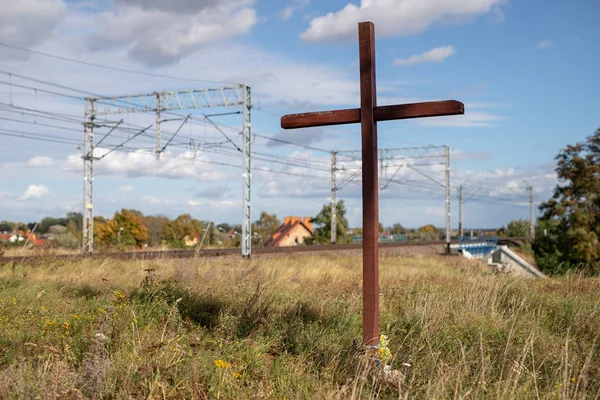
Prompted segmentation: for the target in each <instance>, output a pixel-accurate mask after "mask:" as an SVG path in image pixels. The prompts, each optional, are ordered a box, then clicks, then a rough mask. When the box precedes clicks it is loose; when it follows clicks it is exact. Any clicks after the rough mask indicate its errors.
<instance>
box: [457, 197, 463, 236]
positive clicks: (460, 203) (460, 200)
mask: <svg viewBox="0 0 600 400" xmlns="http://www.w3.org/2000/svg"><path fill="white" fill-rule="evenodd" d="M462 207H463V185H460V186H459V187H458V235H459V236H461V237H462V236H463V220H462Z"/></svg>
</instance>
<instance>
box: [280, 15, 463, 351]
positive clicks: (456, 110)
mask: <svg viewBox="0 0 600 400" xmlns="http://www.w3.org/2000/svg"><path fill="white" fill-rule="evenodd" d="M358 45H359V55H360V108H351V109H346V110H335V111H319V112H310V113H303V114H290V115H284V116H283V117H282V118H281V127H282V128H284V129H290V128H307V127H313V126H326V125H341V124H352V123H357V122H360V124H361V134H362V182H363V186H362V200H363V344H364V345H367V346H377V345H378V344H379V326H378V325H379V259H378V257H379V199H378V177H377V121H389V120H394V119H409V118H424V117H436V116H441V115H457V114H464V105H463V103H461V102H459V101H455V100H448V101H437V102H425V103H414V104H400V105H392V106H382V107H378V106H377V98H376V97H377V96H376V89H375V27H374V25H373V23H372V22H360V23H359V24H358Z"/></svg>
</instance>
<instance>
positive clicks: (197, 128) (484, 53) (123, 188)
mask: <svg viewBox="0 0 600 400" xmlns="http://www.w3.org/2000/svg"><path fill="white" fill-rule="evenodd" d="M0 6H2V7H3V10H4V11H3V13H2V15H0V26H2V27H3V28H1V29H0V43H1V44H4V45H10V46H13V47H14V46H16V47H17V48H19V49H21V50H19V49H15V48H10V47H7V46H2V45H0V71H2V72H0V82H1V86H2V87H0V133H4V135H0V164H1V167H2V168H1V169H0V182H1V187H2V189H0V220H1V219H8V220H22V221H34V220H37V219H39V218H40V217H41V216H43V215H56V216H59V215H63V214H64V213H65V212H67V211H79V210H80V209H81V205H82V175H81V164H82V162H81V159H80V156H81V150H80V149H78V148H77V145H76V144H75V143H76V141H78V140H79V141H81V139H82V133H79V132H77V130H81V125H80V122H81V121H79V125H78V122H77V121H76V120H75V121H73V119H77V118H79V119H82V118H83V101H81V100H77V99H72V98H66V97H64V95H65V94H68V95H78V96H80V94H78V93H76V92H74V91H73V90H70V89H78V90H83V91H87V92H90V93H93V94H99V95H121V94H128V93H146V92H153V91H158V90H184V89H192V88H203V87H214V86H215V85H226V83H222V82H230V81H234V82H240V83H245V84H248V85H250V86H251V87H252V93H253V100H254V106H255V109H254V110H253V131H254V132H256V133H259V134H260V135H264V136H268V137H271V136H274V137H276V138H280V139H284V140H287V141H290V142H293V143H298V144H304V145H309V146H312V147H314V148H318V149H323V150H326V151H314V150H313V151H310V150H307V149H306V148H304V147H302V146H294V145H281V143H279V145H276V144H277V143H276V142H272V141H268V140H267V139H264V138H262V137H257V138H256V140H255V142H254V145H253V146H254V150H255V151H256V152H257V155H256V157H257V160H256V161H255V162H254V165H255V166H256V167H257V168H258V169H259V170H257V171H255V173H254V174H253V178H254V191H253V214H254V216H255V217H258V214H259V213H260V211H262V210H266V211H269V212H274V213H276V214H277V215H278V216H279V217H281V218H282V217H283V216H285V215H303V216H310V215H315V214H316V213H318V211H319V210H320V208H321V207H322V205H323V204H324V203H326V202H327V201H328V199H329V195H330V194H329V186H330V183H329V177H330V173H329V172H328V171H327V169H328V168H329V160H330V155H329V154H328V153H327V151H332V150H359V149H360V133H359V132H360V130H359V126H357V125H356V126H355V125H347V126H342V127H335V128H333V127H332V128H318V129H312V130H300V131H286V132H282V130H281V129H280V127H279V116H280V115H281V114H285V113H293V112H302V111H311V110H322V109H336V108H348V107H355V106H358V102H359V87H358V66H357V59H358V47H357V27H356V23H357V22H358V21H363V20H371V21H373V22H374V23H375V31H376V37H377V42H376V48H377V84H378V102H379V104H394V103H399V102H402V103H404V102H413V101H430V100H445V99H457V100H460V101H462V102H464V103H465V115H464V116H457V117H443V118H437V119H428V120H413V121H394V122H385V123H380V124H379V145H380V147H381V148H399V147H400V148H404V147H413V146H423V145H436V146H440V145H448V146H450V148H451V155H452V156H451V158H452V159H451V165H452V169H451V176H452V180H451V187H452V224H453V226H456V225H457V215H458V213H457V202H456V189H457V187H458V185H460V184H461V183H462V184H464V185H465V194H466V195H467V196H470V194H473V193H476V194H475V195H474V196H473V198H472V199H471V200H469V202H467V203H466V204H465V209H464V216H465V226H466V227H469V226H471V227H494V226H500V225H503V224H506V223H507V222H508V221H510V220H511V219H515V218H527V216H528V207H527V203H526V202H524V197H525V196H526V192H525V187H526V186H527V185H528V184H532V185H533V187H534V193H535V198H536V201H537V202H538V203H539V201H542V200H544V199H546V198H548V196H549V195H550V193H551V190H552V188H553V186H554V185H555V184H556V179H555V175H554V171H553V170H554V159H553V158H554V156H555V155H556V153H557V152H558V151H559V150H560V149H561V148H562V147H564V146H565V145H566V144H569V143H574V142H577V141H581V140H584V139H585V137H587V136H589V135H591V134H593V132H594V131H595V130H596V129H597V128H598V127H600V122H599V121H598V119H597V110H598V106H599V104H598V95H597V93H599V92H600V80H598V78H597V69H598V68H597V67H595V66H597V65H598V64H599V63H600V52H598V46H597V43H596V42H597V38H598V37H600V26H599V25H598V24H597V20H596V19H597V18H596V17H597V16H598V15H599V13H600V4H598V3H597V2H595V1H591V0H587V1H579V2H566V1H537V0H536V1H527V2H525V1H510V0H508V1H505V0H463V1H460V2H452V1H446V0H419V1H417V0H385V1H384V0H363V1H362V2H358V1H356V2H348V1H347V0H346V1H319V2H317V1H314V0H313V1H309V0H293V1H288V0H286V1H267V0H264V1H262V0H256V1H252V0H225V1H216V0H202V1H190V0H174V1H170V2H163V1H159V0H150V1H145V2H143V1H141V0H112V1H108V0H97V1H94V0H87V1H68V2H66V1H63V0H28V1H21V2H18V3H17V2H13V1H8V0H0ZM23 49H25V50H32V51H36V52H42V53H45V54H47V55H51V56H59V57H64V58H68V59H72V60H80V61H86V62H90V63H96V64H101V65H106V66H112V67H118V68H126V69H130V70H134V71H140V72H151V73H155V74H166V75H170V76H174V77H180V78H185V79H192V78H193V79H198V80H205V81H206V82H190V81H186V80H182V79H163V78H157V77H148V76H144V75H140V74H132V73H123V72H117V71H114V70H110V69H105V68H97V67H93V66H86V65H82V64H77V63H74V62H69V61H66V60H60V59H57V58H53V57H49V56H44V55H40V54H34V53H31V52H28V51H25V50H23ZM8 73H11V75H8ZM31 78H33V79H35V81H34V80H32V79H31ZM219 82H221V83H219ZM49 84H60V85H62V86H63V87H62V88H57V87H56V86H51V85H49ZM44 90H46V91H52V92H54V94H49V93H46V92H44ZM56 93H58V94H60V95H57V94H56ZM17 107H20V108H17ZM24 109H28V110H38V111H44V112H46V113H50V114H44V115H45V116H51V115H54V116H56V115H58V113H60V118H59V119H54V120H52V119H43V118H42V119H40V117H39V115H40V114H38V115H37V116H34V115H33V113H32V112H31V111H27V110H24ZM203 111H204V112H207V111H206V110H199V111H194V112H193V113H192V114H193V115H194V118H195V122H194V123H193V124H187V125H185V126H184V127H183V128H182V130H181V133H180V136H181V143H182V144H181V145H180V146H173V147H170V148H169V149H167V153H166V154H165V157H164V159H163V160H162V161H159V162H156V161H155V160H154V156H153V155H152V154H150V155H149V154H144V153H143V151H141V150H140V151H138V152H137V153H121V152H117V151H116V152H113V153H111V154H110V155H109V156H107V157H106V158H104V159H103V160H102V161H100V162H98V163H97V164H98V165H97V176H96V180H95V185H96V188H95V190H96V193H95V194H96V195H95V209H96V213H97V214H101V215H105V216H110V215H111V214H112V213H113V212H114V211H115V210H116V209H118V208H123V207H126V208H137V209H139V210H141V211H142V212H144V213H148V214H165V215H168V216H171V217H175V216H177V215H178V214H180V213H183V212H189V213H191V214H192V215H194V216H195V217H197V218H199V219H214V220H217V221H226V222H230V223H238V222H239V221H240V219H241V177H240V170H239V169H238V168H234V167H225V166H222V165H216V164H214V163H215V162H218V163H225V164H231V165H240V164H241V160H240V158H239V156H238V155H236V154H235V151H234V150H235V149H234V148H233V147H227V146H228V145H222V146H224V147H222V148H223V151H220V150H219V152H215V151H206V152H199V153H197V154H196V158H194V159H192V158H193V152H191V150H190V148H186V146H185V145H184V144H183V142H185V141H186V140H187V141H188V142H189V140H190V139H193V140H194V141H195V142H199V141H200V140H202V139H203V140H206V141H215V142H216V141H219V140H220V139H219V138H221V139H222V136H221V134H220V133H219V132H217V131H215V130H214V129H213V128H211V126H210V125H207V124H206V122H205V121H203V119H202V115H201V112H203ZM64 114H69V117H68V118H71V120H70V121H69V120H67V119H65V115H64ZM123 118H125V120H126V123H129V124H136V125H143V126H147V125H151V124H153V116H151V115H139V114H136V115H127V116H124V117H123ZM215 122H217V123H218V124H220V125H223V129H224V132H226V134H227V135H229V136H230V137H231V138H232V140H234V141H236V142H237V143H239V136H238V134H237V133H238V131H239V128H240V125H241V119H240V118H239V117H238V116H230V117H220V118H218V119H215ZM40 123H45V124H46V125H54V127H51V126H41V125H40ZM67 128H68V129H67ZM163 128H164V131H165V132H167V134H168V132H172V131H174V130H175V129H176V124H175V123H173V122H170V123H168V124H167V125H165V126H164V127H163ZM152 129H154V128H152ZM22 132H28V134H27V135H22V134H20V133H22ZM100 132H106V130H105V131H102V130H100ZM150 132H152V130H150ZM6 134H12V135H17V136H21V137H14V136H7V135H6ZM34 134H38V135H40V134H41V135H50V136H52V137H54V138H67V139H68V140H67V141H68V142H69V143H68V144H67V143H60V144H57V143H50V142H42V141H39V140H33V139H27V138H26V137H29V138H31V137H33V135H34ZM23 136H26V137H23ZM126 137H127V133H126V132H124V131H120V132H119V131H115V133H114V134H113V135H111V138H110V139H109V140H108V142H109V143H111V144H114V145H116V144H118V143H119V141H120V140H124V139H125V138H126ZM167 137H168V136H167ZM37 138H38V139H39V136H37ZM184 138H186V139H184ZM142 139H143V140H134V141H133V142H132V143H131V144H132V146H134V147H136V148H148V147H149V146H151V141H152V138H145V139H144V138H142ZM220 148H221V147H220ZM107 151H108V148H105V149H102V148H100V149H98V152H99V153H98V154H104V153H103V152H107ZM224 153H225V154H224ZM260 157H262V159H259V158H260ZM273 160H277V161H279V162H277V163H275V162H272V161H273ZM300 160H301V161H300ZM200 161H202V162H200ZM282 161H283V162H282ZM434 161H435V162H438V164H437V165H430V166H421V165H422V162H421V161H419V160H405V161H403V162H400V161H394V160H392V161H391V162H390V163H389V166H388V169H387V173H386V174H382V175H384V178H385V176H387V177H388V178H389V177H390V176H391V175H392V174H393V173H394V171H396V168H398V169H397V171H396V175H395V177H397V180H399V181H401V182H404V184H397V185H396V184H390V185H389V186H388V187H386V189H385V190H384V191H383V192H382V194H381V201H380V206H381V220H382V222H383V223H384V224H385V225H391V224H393V223H395V222H401V223H403V224H404V225H407V226H415V227H416V226H419V225H422V224H426V223H434V224H436V225H438V226H442V225H443V224H444V197H443V196H444V192H443V189H442V188H441V187H439V186H436V184H435V183H433V182H434V181H440V182H441V181H443V178H444V176H443V168H442V166H441V165H439V160H434ZM211 163H212V164H211ZM399 163H400V164H403V166H398V167H396V165H399ZM419 163H421V164H419ZM432 163H433V162H432ZM290 164H294V165H290ZM309 164H310V166H311V167H312V168H307V167H306V166H307V165H309ZM406 164H412V165H413V167H415V166H417V168H418V169H419V170H420V171H421V172H423V173H425V174H426V175H428V176H430V177H431V178H432V179H427V178H425V177H424V176H423V174H418V173H416V172H415V171H414V170H411V169H410V168H408V167H407V166H406ZM342 166H343V167H346V171H345V172H344V171H341V172H340V173H339V176H338V180H343V179H344V177H345V176H347V174H350V173H351V171H353V170H355V169H356V167H357V166H356V163H355V162H351V161H345V164H344V163H343V165H342ZM265 170H268V171H269V172H267V171H265ZM384 181H385V179H384ZM382 185H385V182H383V183H382ZM338 198H342V199H344V200H345V201H346V203H347V206H348V216H349V219H350V223H351V225H353V226H358V225H360V221H361V208H360V204H361V203H360V186H359V184H349V185H348V186H346V187H344V188H343V189H341V190H340V191H339V193H338Z"/></svg>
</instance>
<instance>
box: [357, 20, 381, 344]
mask: <svg viewBox="0 0 600 400" xmlns="http://www.w3.org/2000/svg"><path fill="white" fill-rule="evenodd" d="M358 43H359V61H360V125H361V136H362V182H363V184H362V202H363V207H362V212H363V316H362V317H363V318H362V319H363V344H365V345H367V346H374V345H377V344H378V343H379V179H378V176H377V175H378V166H377V122H376V121H375V115H374V110H375V107H377V90H376V81H375V79H376V78H375V27H374V25H373V23H372V22H361V23H359V24H358Z"/></svg>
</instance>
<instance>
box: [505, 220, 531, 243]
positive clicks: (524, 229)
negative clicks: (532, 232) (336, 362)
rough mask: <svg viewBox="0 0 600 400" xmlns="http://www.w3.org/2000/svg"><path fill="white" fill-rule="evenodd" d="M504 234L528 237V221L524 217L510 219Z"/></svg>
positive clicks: (513, 236) (514, 236)
mask: <svg viewBox="0 0 600 400" xmlns="http://www.w3.org/2000/svg"><path fill="white" fill-rule="evenodd" d="M506 235H507V236H508V237H512V238H524V237H529V221H525V220H524V219H516V220H514V221H510V222H509V223H508V226H507V227H506Z"/></svg>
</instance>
